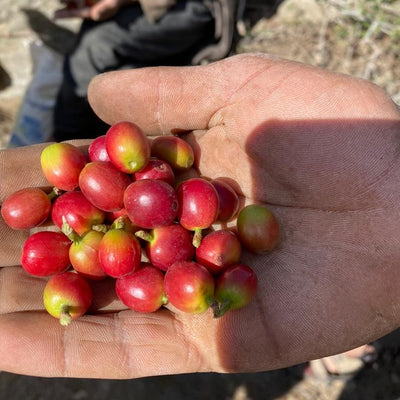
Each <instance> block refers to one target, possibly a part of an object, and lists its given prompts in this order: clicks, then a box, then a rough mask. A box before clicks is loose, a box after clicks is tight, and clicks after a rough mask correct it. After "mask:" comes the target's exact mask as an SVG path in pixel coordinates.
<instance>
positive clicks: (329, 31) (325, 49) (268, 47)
mask: <svg viewBox="0 0 400 400" xmlns="http://www.w3.org/2000/svg"><path fill="white" fill-rule="evenodd" d="M56 7H57V2H56V1H54V0H19V1H16V2H10V1H9V0H0V67H1V68H0V148H2V147H5V146H6V144H7V141H8V139H9V135H10V132H11V129H12V126H13V124H14V121H15V118H16V114H17V111H18V107H19V104H20V103H21V99H22V97H23V94H24V91H25V89H26V86H27V85H28V83H29V80H30V77H31V69H32V65H31V59H30V54H29V43H30V42H31V41H32V40H35V39H36V38H38V37H40V38H41V39H42V40H43V41H44V42H46V43H49V44H50V45H52V46H54V47H56V48H57V50H60V51H65V47H68V45H69V43H70V39H71V37H72V32H73V31H74V30H75V29H76V26H77V21H70V22H69V23H64V24H62V25H61V24H59V25H57V26H54V25H52V24H51V23H50V21H49V20H48V19H47V17H50V16H51V14H52V12H53V10H54V9H55V8H56ZM275 11H276V12H275V13H274V15H273V16H267V17H266V18H264V19H262V20H261V21H260V22H259V23H258V24H257V25H256V26H255V27H254V28H253V29H252V30H251V31H249V32H248V34H247V35H246V36H245V37H244V38H243V39H242V40H241V41H240V42H239V45H238V48H237V51H238V52H250V51H261V52H267V53H271V54H275V55H277V56H281V57H284V58H290V59H294V60H297V61H302V62H307V63H310V64H314V65H318V66H321V67H324V68H327V69H331V70H334V71H340V72H344V73H348V74H352V75H355V76H358V77H362V78H365V79H369V80H371V81H373V82H375V83H376V84H378V85H380V86H382V87H383V88H384V89H385V90H387V92H388V93H389V94H390V95H391V96H392V98H393V100H394V101H395V102H396V103H397V104H400V63H399V55H400V46H399V44H398V43H399V39H400V30H399V27H400V1H381V0H320V1H318V0H285V1H283V2H282V3H281V4H280V5H279V7H278V8H277V9H276V10H275ZM54 35H56V36H54ZM54 37H57V38H58V39H59V40H56V41H54ZM60 43H62V44H63V46H62V47H61V48H60V46H59V45H60ZM398 343H399V340H398V332H395V333H394V334H393V335H391V336H389V337H386V338H383V339H382V340H381V341H379V344H380V346H381V347H382V352H381V353H380V357H379V359H378V361H377V362H376V363H374V364H373V365H372V366H371V367H370V368H363V369H361V370H360V371H359V372H358V373H357V374H356V375H354V376H351V377H349V378H348V379H346V380H344V379H324V380H321V379H316V378H312V377H311V378H310V377H305V374H304V367H305V366H296V367H293V368H288V369H285V370H280V371H273V372H268V373H259V374H234V375H219V374H194V375H183V376H170V377H156V378H146V379H137V380H132V381H112V380H104V381H98V380H83V379H68V380H67V379H46V378H35V377H23V376H18V375H13V374H8V373H5V372H3V373H0V399H10V400H17V399H18V400H19V399H21V398H24V399H26V400H31V399H32V400H33V399H43V400H47V399H53V398H56V399H58V400H67V399H68V400H69V399H71V400H74V399H76V400H80V399H96V400H102V399H104V400H119V399H130V398H132V399H138V400H142V399H176V400H181V399H182V400H183V399H208V400H212V399H223V400H225V399H235V400H250V399H264V400H268V399H271V400H272V399H276V400H306V399H311V400H334V399H335V400H336V399H339V400H350V399H351V400H358V399H360V400H375V399H376V400H378V399H382V400H396V399H400V369H399V358H398V352H399V346H398Z"/></svg>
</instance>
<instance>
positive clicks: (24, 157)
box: [0, 140, 90, 203]
mask: <svg viewBox="0 0 400 400" xmlns="http://www.w3.org/2000/svg"><path fill="white" fill-rule="evenodd" d="M69 143H71V144H73V145H75V146H78V147H79V148H80V149H81V150H82V151H83V152H84V153H85V154H86V151H87V147H88V144H89V143H90V141H89V140H71V141H69ZM47 145H49V143H41V144H37V145H32V146H25V147H18V148H16V149H7V150H0V176H1V179H0V203H1V202H3V200H4V199H5V197H7V196H8V195H9V194H11V193H13V192H15V191H17V190H19V189H23V188H26V187H49V186H50V185H49V182H47V180H46V178H45V177H44V175H43V172H42V168H41V165H40V155H41V152H42V150H43V149H44V148H45V147H46V146H47Z"/></svg>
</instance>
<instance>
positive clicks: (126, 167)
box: [106, 121, 150, 174]
mask: <svg viewBox="0 0 400 400" xmlns="http://www.w3.org/2000/svg"><path fill="white" fill-rule="evenodd" d="M106 149H107V154H108V156H109V157H110V160H111V162H112V163H113V164H114V165H115V166H116V167H117V168H118V169H119V170H120V171H122V172H125V173H127V174H133V173H134V172H136V171H139V170H141V169H142V168H143V167H145V166H146V165H147V163H148V161H149V158H150V144H149V141H148V139H147V137H146V135H145V134H144V132H143V131H142V130H141V129H140V128H139V127H138V126H137V125H135V124H134V123H132V122H128V121H121V122H117V123H116V124H114V125H112V126H111V127H110V129H109V130H108V131H107V133H106Z"/></svg>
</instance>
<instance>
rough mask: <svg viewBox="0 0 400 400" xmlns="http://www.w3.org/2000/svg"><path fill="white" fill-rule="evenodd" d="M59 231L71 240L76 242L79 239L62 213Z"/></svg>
mask: <svg viewBox="0 0 400 400" xmlns="http://www.w3.org/2000/svg"><path fill="white" fill-rule="evenodd" d="M61 231H62V233H63V234H64V235H65V236H67V237H68V239H70V240H71V241H72V242H78V241H79V240H81V237H80V236H79V235H78V234H77V233H76V232H75V231H74V230H73V229H72V228H71V226H70V225H69V224H68V222H67V219H66V218H65V217H64V215H63V216H62V225H61Z"/></svg>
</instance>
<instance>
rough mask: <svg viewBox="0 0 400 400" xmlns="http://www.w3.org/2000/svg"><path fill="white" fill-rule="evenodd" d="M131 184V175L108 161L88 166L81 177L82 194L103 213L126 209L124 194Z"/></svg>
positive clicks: (95, 162)
mask: <svg viewBox="0 0 400 400" xmlns="http://www.w3.org/2000/svg"><path fill="white" fill-rule="evenodd" d="M131 182H132V179H131V178H130V176H129V175H127V174H125V173H123V172H122V171H120V170H119V169H117V168H116V167H115V166H114V165H113V164H112V163H111V162H107V161H93V162H90V163H88V164H86V166H85V168H83V170H82V172H81V174H80V176H79V187H80V189H81V191H82V193H83V194H84V195H85V197H86V198H87V199H88V200H89V201H90V202H91V203H92V204H93V205H94V206H96V207H97V208H100V210H103V211H117V210H120V209H121V208H123V207H124V192H125V189H126V188H127V187H128V185H129V184H130V183H131Z"/></svg>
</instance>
